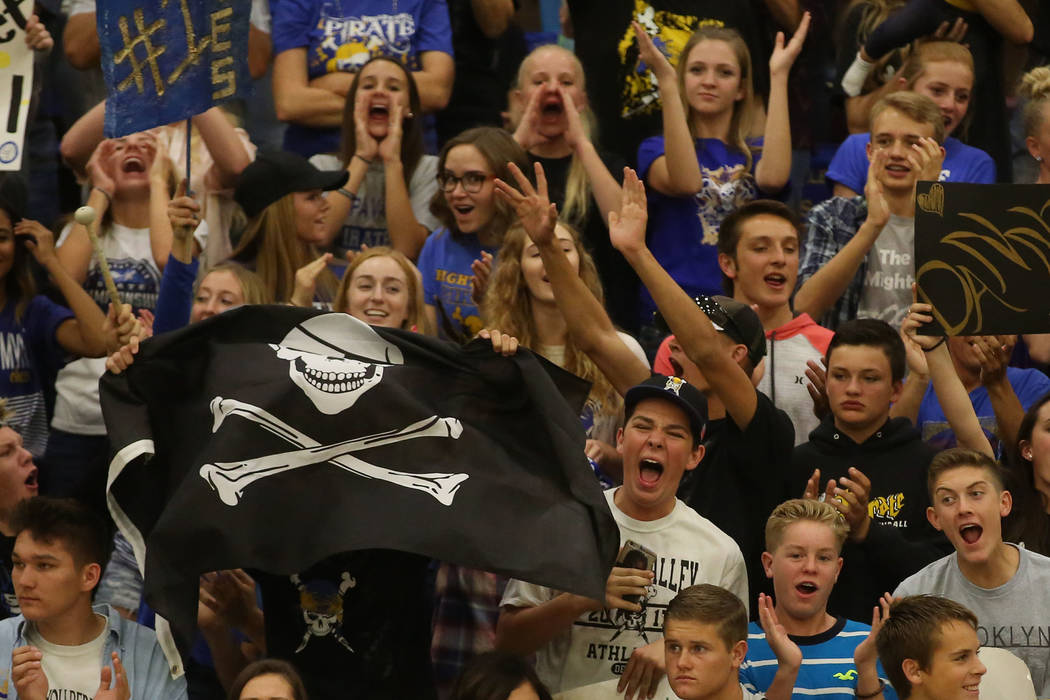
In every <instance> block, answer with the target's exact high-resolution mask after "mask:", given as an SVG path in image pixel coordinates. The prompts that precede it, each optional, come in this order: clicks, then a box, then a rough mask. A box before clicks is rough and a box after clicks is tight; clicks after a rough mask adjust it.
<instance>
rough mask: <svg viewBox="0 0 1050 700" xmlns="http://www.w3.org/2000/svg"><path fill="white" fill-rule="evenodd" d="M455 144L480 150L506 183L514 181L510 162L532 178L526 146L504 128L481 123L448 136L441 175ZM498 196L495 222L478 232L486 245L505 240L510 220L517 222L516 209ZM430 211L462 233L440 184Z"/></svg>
mask: <svg viewBox="0 0 1050 700" xmlns="http://www.w3.org/2000/svg"><path fill="white" fill-rule="evenodd" d="M456 146H473V147H474V148H476V149H478V152H479V153H481V156H482V157H483V158H484V159H485V162H486V163H487V164H488V166H489V168H490V169H491V170H492V172H493V174H495V176H496V177H498V178H499V179H501V180H503V181H504V182H509V183H513V182H514V178H513V177H512V176H511V174H510V169H509V168H508V167H507V163H514V164H515V165H517V166H518V168H519V169H520V170H521V172H523V173H524V174H525V177H527V178H529V181H530V182H531V181H532V179H533V176H532V165H531V163H530V162H529V156H528V154H527V153H525V149H523V148H522V147H521V145H520V144H518V142H517V141H515V140H514V139H513V138H512V137H511V135H510V134H508V133H507V132H506V131H504V130H503V129H498V128H496V127H494V126H479V127H476V128H473V129H467V130H466V131H464V132H463V133H462V134H460V135H459V136H456V137H455V138H452V139H449V140H448V141H447V142H446V143H445V147H444V148H442V149H441V155H439V156H438V173H439V174H440V173H444V172H445V162H446V161H447V160H448V154H449V151H451V150H452V149H453V148H455V147H456ZM493 196H495V195H493ZM495 199H496V205H495V208H496V213H495V215H494V216H493V219H492V221H491V222H489V225H488V226H486V227H485V230H484V233H482V232H479V233H478V238H479V239H482V244H483V245H491V246H498V245H500V243H501V242H502V240H503V234H504V232H505V231H506V230H507V227H508V226H510V224H511V222H512V221H514V211H513V210H512V209H511V208H510V205H508V204H507V203H506V202H504V201H503V199H502V198H500V197H496V198H495ZM430 212H431V213H432V214H433V215H434V216H435V217H436V218H437V220H438V221H440V222H441V223H442V224H444V226H445V227H446V228H447V229H448V230H449V231H451V232H452V234H453V235H454V236H460V235H462V234H461V233H459V231H457V230H456V220H455V218H454V217H453V216H452V210H451V209H450V208H449V206H448V200H447V199H446V198H445V192H444V191H443V190H442V188H440V187H438V189H437V192H435V193H434V198H433V199H431V200H430Z"/></svg>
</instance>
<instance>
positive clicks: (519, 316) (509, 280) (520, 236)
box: [481, 222, 623, 413]
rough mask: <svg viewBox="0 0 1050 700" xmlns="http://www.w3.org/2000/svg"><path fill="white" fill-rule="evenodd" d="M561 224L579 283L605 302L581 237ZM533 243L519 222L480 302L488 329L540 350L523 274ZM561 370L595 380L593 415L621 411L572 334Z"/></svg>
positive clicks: (606, 382)
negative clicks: (570, 245) (576, 263)
mask: <svg viewBox="0 0 1050 700" xmlns="http://www.w3.org/2000/svg"><path fill="white" fill-rule="evenodd" d="M558 226H559V227H561V228H563V229H565V230H566V231H568V232H569V234H570V235H571V236H572V242H573V245H575V247H576V254H577V255H578V256H579V259H580V279H581V280H583V283H584V284H585V285H586V286H587V289H589V290H590V292H591V294H593V295H594V297H595V298H596V299H597V300H598V301H599V302H602V303H604V298H605V295H604V293H603V291H602V283H601V281H600V280H599V278H598V269H597V268H596V267H595V266H594V260H593V259H592V258H591V255H590V253H588V252H587V249H586V248H585V247H584V245H583V242H582V241H581V239H580V234H579V233H578V232H577V231H576V230H575V229H574V228H573V227H572V226H568V225H566V224H564V223H560V222H559V224H558ZM529 243H530V241H529V238H528V236H527V235H526V233H525V229H524V228H522V227H521V224H515V225H514V226H511V228H510V229H508V230H507V233H506V235H505V236H504V238H503V246H502V247H501V248H500V249H499V253H497V255H496V261H495V262H494V264H493V271H492V277H491V278H490V279H489V284H488V287H486V289H485V296H484V298H483V299H482V301H481V317H482V318H483V319H484V320H485V327H486V328H498V329H499V330H500V331H502V332H505V333H509V334H510V335H512V336H514V337H515V338H517V339H518V342H519V343H521V345H522V346H523V347H526V348H529V349H531V350H534V351H539V350H540V347H539V331H538V329H537V328H536V321H535V319H534V318H533V315H532V296H531V295H530V294H529V293H528V290H527V288H526V285H525V278H524V276H523V275H522V272H521V254H522V252H523V251H524V250H525V248H526V246H528V245H529ZM562 368H563V369H566V370H568V371H569V372H572V373H573V374H575V375H576V376H577V377H582V378H583V379H586V380H587V381H589V382H591V393H590V395H589V396H588V398H587V402H588V404H590V405H591V407H592V408H593V409H594V410H595V412H598V411H599V410H600V411H601V412H602V413H614V412H616V411H619V410H620V408H622V406H623V403H622V401H621V400H620V397H619V394H617V393H616V391H615V390H614V389H613V386H612V384H610V383H609V380H608V379H606V377H605V375H604V374H603V373H602V372H601V370H599V369H598V367H597V365H595V364H594V362H592V361H591V358H589V357H588V356H587V354H586V353H584V352H581V351H580V350H579V349H578V348H577V347H576V343H575V342H574V341H573V339H572V335H571V334H570V335H568V336H567V337H566V339H565V360H564V362H563V364H562Z"/></svg>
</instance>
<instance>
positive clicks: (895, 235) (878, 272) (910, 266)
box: [857, 214, 915, 328]
mask: <svg viewBox="0 0 1050 700" xmlns="http://www.w3.org/2000/svg"><path fill="white" fill-rule="evenodd" d="M914 251H915V219H912V218H906V217H903V216H897V215H896V214H891V215H890V220H889V221H888V222H886V225H885V226H883V227H882V231H880V232H879V237H878V238H876V239H875V245H873V246H872V247H871V250H870V251H868V268H867V272H866V274H865V275H864V288H863V289H862V290H861V293H860V302H859V304H858V306H857V318H878V319H882V320H883V321H885V322H886V323H888V324H890V325H891V326H893V327H894V328H900V325H901V323H902V322H903V321H904V317H905V316H907V315H908V309H909V308H911V285H912V283H913V282H914V281H915V255H914Z"/></svg>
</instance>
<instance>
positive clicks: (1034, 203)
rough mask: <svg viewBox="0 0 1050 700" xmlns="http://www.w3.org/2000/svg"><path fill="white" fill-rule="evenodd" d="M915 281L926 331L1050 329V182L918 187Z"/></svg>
mask: <svg viewBox="0 0 1050 700" xmlns="http://www.w3.org/2000/svg"><path fill="white" fill-rule="evenodd" d="M915 281H916V283H917V284H918V287H919V299H920V300H921V301H928V302H929V303H931V304H933V308H934V313H933V315H934V319H935V324H934V326H936V325H939V326H940V327H939V328H937V327H933V326H931V327H929V328H927V329H925V330H926V331H927V332H928V333H930V334H937V335H940V334H943V333H945V332H947V334H948V335H992V334H1012V333H1046V332H1050V185H974V184H968V183H939V182H925V181H924V182H920V183H919V184H918V186H917V188H916V201H915Z"/></svg>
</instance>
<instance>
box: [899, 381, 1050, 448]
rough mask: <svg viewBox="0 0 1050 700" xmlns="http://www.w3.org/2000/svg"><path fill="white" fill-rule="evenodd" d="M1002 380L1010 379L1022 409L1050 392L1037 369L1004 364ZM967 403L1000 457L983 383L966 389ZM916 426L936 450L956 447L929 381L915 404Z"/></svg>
mask: <svg viewBox="0 0 1050 700" xmlns="http://www.w3.org/2000/svg"><path fill="white" fill-rule="evenodd" d="M1006 379H1007V380H1008V381H1009V382H1010V386H1012V387H1013V390H1014V393H1015V394H1017V399H1018V400H1019V401H1020V402H1021V406H1022V408H1024V410H1026V411H1027V410H1028V407H1029V406H1031V405H1032V404H1033V403H1035V402H1036V401H1037V400H1038V399H1039V398H1041V397H1042V396H1043V395H1045V394H1046V393H1047V392H1048V391H1050V378H1047V376H1046V375H1045V374H1043V373H1042V372H1040V371H1039V370H1037V369H1019V368H1017V367H1007V368H1006ZM970 403H971V404H973V410H974V413H976V414H977V420H978V422H979V423H980V424H981V429H982V430H984V434H985V435H986V436H987V437H988V441H989V442H990V443H992V450H993V451H994V452H995V455H996V456H997V457H1002V456H1003V455H1002V452H1003V445H1002V444H1001V443H1000V442H999V438H998V436H997V435H996V428H997V427H998V426H997V423H996V421H995V411H994V410H992V400H991V398H989V396H988V390H987V389H985V388H984V386H983V385H979V386H978V387H977V388H976V389H974V390H973V391H971V392H970ZM918 427H919V430H920V431H921V432H922V439H923V440H924V441H925V442H928V443H929V444H931V445H933V446H934V447H936V448H937V449H938V450H946V449H948V448H949V447H956V441H955V433H954V432H952V429H951V428H949V427H948V419H947V418H945V417H944V411H942V410H941V404H940V402H938V401H937V395H936V394H935V393H934V391H933V383H932V382H931V383H930V385H929V386H928V387H926V393H925V394H924V395H923V397H922V403H921V404H919V415H918Z"/></svg>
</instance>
